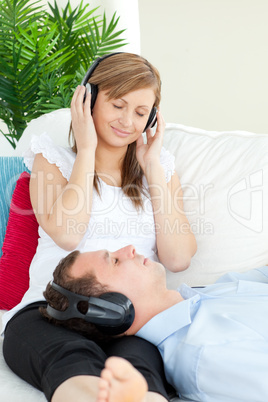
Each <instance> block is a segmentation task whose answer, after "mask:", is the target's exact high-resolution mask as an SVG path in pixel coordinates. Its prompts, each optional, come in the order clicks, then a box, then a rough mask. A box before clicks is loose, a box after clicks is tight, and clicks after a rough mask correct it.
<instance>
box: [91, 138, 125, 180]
mask: <svg viewBox="0 0 268 402" xmlns="http://www.w3.org/2000/svg"><path fill="white" fill-rule="evenodd" d="M126 151H127V148H126V147H122V148H114V147H107V146H102V145H101V144H98V146H97V149H96V154H95V170H96V172H97V174H98V176H99V177H100V178H101V179H102V180H103V181H104V182H106V183H107V184H109V185H112V186H118V187H120V186H121V169H122V164H123V161H124V157H125V155H126Z"/></svg>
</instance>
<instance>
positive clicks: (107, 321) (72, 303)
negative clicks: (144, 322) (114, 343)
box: [47, 282, 135, 335]
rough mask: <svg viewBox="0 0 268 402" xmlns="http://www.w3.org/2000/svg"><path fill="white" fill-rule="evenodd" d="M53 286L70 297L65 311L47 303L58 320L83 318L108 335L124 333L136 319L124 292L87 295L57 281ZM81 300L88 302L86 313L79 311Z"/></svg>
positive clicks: (48, 308)
mask: <svg viewBox="0 0 268 402" xmlns="http://www.w3.org/2000/svg"><path fill="white" fill-rule="evenodd" d="M51 286H52V288H53V289H55V290H56V291H57V292H59V293H61V294H62V295H64V296H65V297H67V299H68V307H67V309H66V310H65V311H60V310H56V309H54V308H53V307H51V306H50V305H49V304H48V305H47V313H48V315H50V317H52V318H55V319H56V320H59V321H65V320H69V319H70V318H82V319H83V320H85V321H87V322H91V323H92V324H96V327H97V328H98V329H99V331H101V332H103V333H104V334H107V335H119V334H123V333H124V332H125V331H127V330H128V329H129V328H130V327H131V325H132V323H133V321H134V318H135V310H134V306H133V304H132V303H131V301H130V300H129V299H128V298H127V297H126V296H125V295H123V294H122V293H116V292H108V293H104V294H102V295H101V296H100V297H87V296H83V295H80V294H77V293H74V292H71V291H70V290H67V289H65V288H63V287H62V286H59V285H58V284H57V283H55V282H52V283H51ZM81 301H86V302H87V303H88V309H87V312H86V313H85V314H83V313H81V311H79V307H78V304H79V302H81Z"/></svg>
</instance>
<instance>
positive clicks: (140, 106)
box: [117, 98, 150, 110]
mask: <svg viewBox="0 0 268 402" xmlns="http://www.w3.org/2000/svg"><path fill="white" fill-rule="evenodd" d="M117 100H120V101H122V102H124V103H126V104H127V103H128V102H127V101H126V100H125V99H124V98H117ZM137 108H144V109H147V110H150V107H149V106H147V105H138V106H137Z"/></svg>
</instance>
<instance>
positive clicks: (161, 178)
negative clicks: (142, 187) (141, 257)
mask: <svg viewBox="0 0 268 402" xmlns="http://www.w3.org/2000/svg"><path fill="white" fill-rule="evenodd" d="M164 127H165V123H164V120H163V117H162V116H161V114H160V113H159V112H158V115H157V130H156V133H155V135H154V136H153V137H152V135H151V132H150V131H148V132H147V145H143V144H142V143H141V140H139V143H137V157H138V160H139V162H140V163H141V166H142V168H143V170H144V173H145V176H146V179H147V182H148V184H149V191H150V196H151V201H152V206H153V211H154V220H155V229H156V242H157V249H158V257H159V260H160V261H161V262H162V264H163V265H164V266H165V267H166V268H167V269H169V270H170V271H172V272H178V271H182V270H184V269H186V268H188V266H189V264H190V261H191V258H192V256H193V255H194V254H195V252H196V240H195V237H194V235H193V233H192V231H191V228H190V224H189V221H188V219H187V218H186V216H185V213H184V209H183V193H182V189H181V185H180V181H179V178H178V176H177V174H176V173H175V174H174V175H173V176H172V178H171V180H170V181H169V183H167V182H166V177H165V172H164V169H163V167H162V166H161V164H160V151H161V148H162V142H163V133H164Z"/></svg>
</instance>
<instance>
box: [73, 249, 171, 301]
mask: <svg viewBox="0 0 268 402" xmlns="http://www.w3.org/2000/svg"><path fill="white" fill-rule="evenodd" d="M70 273H71V275H72V276H74V277H75V278H81V277H83V276H85V275H87V274H89V273H93V274H95V276H96V278H97V280H98V281H99V282H100V283H101V284H103V285H106V286H107V287H108V289H109V291H114V292H121V293H123V294H124V295H126V296H127V297H128V298H129V299H130V300H131V301H132V303H133V304H134V306H135V300H137V299H138V298H140V297H143V296H144V295H150V294H151V292H155V291H157V288H158V286H161V287H162V286H165V285H166V282H165V269H164V267H163V265H161V264H160V263H157V262H154V261H151V260H149V259H146V258H144V256H143V255H140V254H137V253H136V251H135V248H134V247H133V246H127V247H124V248H121V249H119V250H117V251H115V252H109V251H107V250H99V251H93V252H87V253H82V254H80V255H79V256H78V258H77V259H76V261H75V263H74V265H73V266H72V267H71V271H70Z"/></svg>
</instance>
